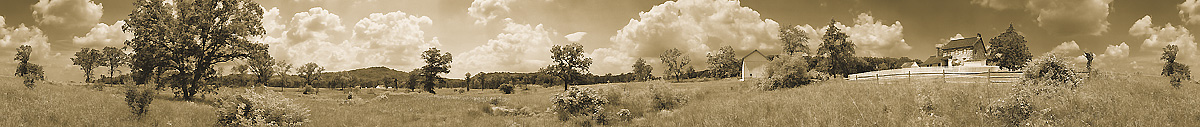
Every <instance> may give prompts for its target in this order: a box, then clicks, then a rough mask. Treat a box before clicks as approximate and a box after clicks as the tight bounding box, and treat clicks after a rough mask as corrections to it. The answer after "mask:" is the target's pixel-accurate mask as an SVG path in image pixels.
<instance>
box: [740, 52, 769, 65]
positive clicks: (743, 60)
mask: <svg viewBox="0 0 1200 127" xmlns="http://www.w3.org/2000/svg"><path fill="white" fill-rule="evenodd" d="M756 53H757V54H758V56H762V57H763V58H767V60H773V59H775V57H779V55H766V54H763V53H762V52H759V51H758V50H754V51H750V53H749V54H746V56H743V57H742V59H740V61H739V62H742V63H745V62H746V58H749V57H750V56H753V55H754V54H756Z"/></svg>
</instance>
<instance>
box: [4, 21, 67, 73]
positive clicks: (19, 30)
mask: <svg viewBox="0 0 1200 127" xmlns="http://www.w3.org/2000/svg"><path fill="white" fill-rule="evenodd" d="M22 45H29V46H31V47H33V52H34V53H33V56H31V57H32V59H31V61H33V62H36V63H53V62H46V61H47V60H50V57H52V56H53V55H51V54H50V53H51V51H50V43H48V42H47V39H46V35H45V34H44V33H43V32H42V30H41V29H39V28H38V27H34V26H26V25H25V24H20V25H17V26H7V24H6V23H5V22H4V17H3V16H0V54H8V55H0V59H3V60H5V62H0V63H3V65H4V66H5V67H12V66H15V65H16V63H17V62H16V61H13V60H12V59H13V58H14V57H15V56H13V55H11V54H17V47H20V46H22ZM43 66H45V65H43ZM54 68H57V67H54ZM5 69H12V68H5ZM14 71H15V70H14ZM8 72H11V71H8Z"/></svg>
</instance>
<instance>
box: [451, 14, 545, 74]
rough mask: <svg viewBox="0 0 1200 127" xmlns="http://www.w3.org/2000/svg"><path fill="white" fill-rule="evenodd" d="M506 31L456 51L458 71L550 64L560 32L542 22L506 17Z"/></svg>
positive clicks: (525, 68) (519, 68)
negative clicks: (469, 47)
mask: <svg viewBox="0 0 1200 127" xmlns="http://www.w3.org/2000/svg"><path fill="white" fill-rule="evenodd" d="M505 22H507V24H506V25H505V27H504V32H503V33H501V34H499V35H496V37H495V38H493V39H491V40H488V43H487V44H484V45H482V46H479V47H475V48H474V49H471V50H470V51H467V52H464V53H460V55H455V60H454V62H453V63H452V64H453V68H451V69H454V70H455V73H457V72H497V71H508V72H534V71H537V70H538V68H541V67H545V66H546V65H550V55H551V54H550V47H551V46H553V45H555V43H554V42H553V41H552V40H551V39H550V38H551V37H557V36H558V33H556V32H554V31H553V30H551V29H549V28H546V27H545V26H542V24H537V25H530V24H517V23H514V22H513V21H512V20H511V19H505Z"/></svg>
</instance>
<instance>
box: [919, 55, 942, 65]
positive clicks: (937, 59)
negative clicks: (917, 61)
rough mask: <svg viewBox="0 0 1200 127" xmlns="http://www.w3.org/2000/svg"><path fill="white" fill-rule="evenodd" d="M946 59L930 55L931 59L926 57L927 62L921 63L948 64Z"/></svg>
mask: <svg viewBox="0 0 1200 127" xmlns="http://www.w3.org/2000/svg"><path fill="white" fill-rule="evenodd" d="M945 59H946V58H945V57H942V56H929V59H925V62H924V63H921V65H927V66H928V65H947V64H946V60H945Z"/></svg>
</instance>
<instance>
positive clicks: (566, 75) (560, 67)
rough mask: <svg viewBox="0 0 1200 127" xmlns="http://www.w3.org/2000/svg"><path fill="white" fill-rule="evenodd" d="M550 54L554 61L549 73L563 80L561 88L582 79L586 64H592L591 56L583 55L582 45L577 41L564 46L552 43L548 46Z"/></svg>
mask: <svg viewBox="0 0 1200 127" xmlns="http://www.w3.org/2000/svg"><path fill="white" fill-rule="evenodd" d="M550 53H551V54H553V55H551V56H550V58H551V59H553V60H554V63H553V64H551V65H550V67H548V68H546V69H548V70H549V72H550V75H554V76H558V78H559V79H562V80H563V90H567V88H566V87H568V86H570V85H571V84H577V83H579V82H580V81H581V79H583V76H584V74H585V73H587V72H588V66H591V65H592V58H587V56H583V45H580V44H579V43H571V44H569V45H566V46H561V45H554V47H552V48H550Z"/></svg>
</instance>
